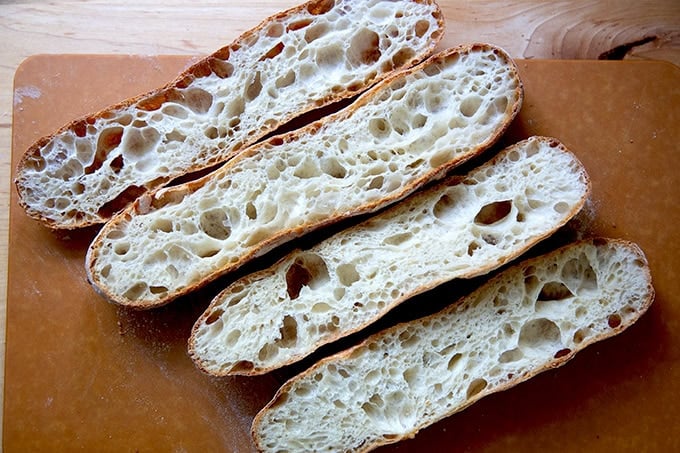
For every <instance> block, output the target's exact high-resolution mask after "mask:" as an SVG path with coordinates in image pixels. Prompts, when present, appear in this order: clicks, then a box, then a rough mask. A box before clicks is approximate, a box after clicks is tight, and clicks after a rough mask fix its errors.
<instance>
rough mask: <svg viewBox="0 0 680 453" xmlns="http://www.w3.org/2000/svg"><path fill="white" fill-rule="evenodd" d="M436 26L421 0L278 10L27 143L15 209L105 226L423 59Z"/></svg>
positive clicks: (344, 1)
mask: <svg viewBox="0 0 680 453" xmlns="http://www.w3.org/2000/svg"><path fill="white" fill-rule="evenodd" d="M443 29H444V22H443V15H442V13H441V10H440V9H439V7H438V6H437V4H436V3H435V2H434V1H429V0H426V1H420V0H418V1H416V0H399V1H391V2H383V1H375V0H335V1H333V0H313V1H310V2H308V3H305V4H302V5H300V6H297V7H295V8H292V9H290V10H287V11H284V12H281V13H278V14H276V15H274V16H272V17H270V18H268V19H266V20H264V21H263V22H262V23H261V24H259V25H258V26H257V27H255V28H253V29H251V30H249V31H247V32H245V33H244V34H243V35H242V36H240V37H239V38H238V39H236V40H235V41H234V42H233V43H232V44H230V45H228V46H226V47H224V48H222V49H220V50H218V51H216V52H215V53H213V54H212V55H210V56H208V57H206V58H203V59H201V60H200V61H198V62H197V63H195V64H193V65H192V66H191V67H189V68H188V69H186V70H185V71H184V72H183V73H182V74H180V75H179V76H178V77H177V78H176V79H175V80H174V81H173V82H171V83H169V84H168V85H166V86H164V87H161V88H159V89H157V90H154V91H152V92H149V93H147V94H144V95H141V96H137V97H134V98H132V99H128V100H125V101H123V102H121V103H119V104H117V105H113V106H111V107H108V108H106V109H104V110H102V111H100V112H96V113H93V114H91V115H88V116H86V117H83V118H79V119H77V120H74V121H73V122H71V123H69V124H67V125H65V126H64V127H62V128H61V129H59V130H58V131H56V132H55V133H53V134H51V135H49V136H47V137H44V138H42V139H40V140H38V141H37V142H36V143H35V144H34V145H32V146H31V147H30V148H29V149H28V150H27V151H26V153H25V155H24V156H23V159H22V160H21V162H20V163H19V165H18V169H17V177H16V181H15V182H16V187H17V191H18V193H19V197H20V203H21V205H22V207H23V208H24V209H25V210H26V212H27V213H28V215H30V216H31V217H33V218H35V219H37V220H40V221H42V222H43V223H44V224H45V225H47V226H49V227H51V228H54V229H74V228H80V227H85V226H89V225H93V224H99V223H104V222H105V221H106V220H108V219H109V218H110V217H111V216H112V215H113V214H114V213H116V212H118V211H119V210H121V209H122V208H123V207H125V206H126V205H127V204H129V203H131V202H132V201H133V200H135V199H136V198H138V197H139V196H141V195H142V194H144V193H147V192H148V191H150V190H152V189H155V188H159V187H161V186H163V185H165V184H167V183H168V182H169V181H171V180H173V179H175V178H177V177H179V176H182V175H185V174H187V173H191V172H195V171H198V170H202V169H205V168H209V167H212V166H214V165H216V164H218V163H220V162H223V161H226V160H228V159H229V158H230V157H231V156H233V155H234V154H235V153H237V152H238V151H239V150H241V149H243V148H245V147H247V146H248V145H250V144H253V143H255V142H256V141H258V140H259V139H261V138H262V137H264V136H265V135H267V134H269V133H271V132H272V131H274V130H275V129H276V128H277V127H279V126H280V125H282V124H284V123H286V122H287V121H289V120H290V119H292V118H294V117H297V116H299V115H301V114H302V113H304V112H307V111H310V110H312V109H315V108H318V107H321V106H324V105H328V104H330V103H332V102H335V101H338V100H340V99H343V98H347V97H351V96H355V95H356V94H358V93H359V92H361V91H364V90H365V89H366V88H368V87H369V86H371V85H373V84H374V83H376V82H377V81H379V80H381V79H384V78H385V77H386V76H387V75H389V74H391V73H392V72H394V71H395V70H398V69H403V68H407V67H410V66H412V65H413V64H415V63H418V62H420V61H422V60H423V59H424V58H425V57H427V56H429V55H430V54H431V52H432V51H433V49H434V48H435V46H436V45H437V43H438V42H439V40H440V38H441V36H442V34H443Z"/></svg>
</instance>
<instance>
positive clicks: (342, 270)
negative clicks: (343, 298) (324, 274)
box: [336, 263, 360, 286]
mask: <svg viewBox="0 0 680 453" xmlns="http://www.w3.org/2000/svg"><path fill="white" fill-rule="evenodd" d="M336 272H337V274H338V278H339V279H340V283H342V284H343V285H344V286H350V285H352V283H354V282H356V281H358V280H359V278H360V276H359V273H358V272H357V268H356V266H355V265H354V264H352V263H345V264H341V265H339V266H338V268H337V271H336Z"/></svg>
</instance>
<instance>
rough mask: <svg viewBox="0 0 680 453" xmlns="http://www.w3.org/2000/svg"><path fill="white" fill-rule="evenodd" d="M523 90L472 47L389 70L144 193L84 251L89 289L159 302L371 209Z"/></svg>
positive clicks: (485, 131) (506, 63)
mask: <svg viewBox="0 0 680 453" xmlns="http://www.w3.org/2000/svg"><path fill="white" fill-rule="evenodd" d="M521 101H522V84H521V81H520V79H519V76H518V73H517V68H516V66H515V65H514V63H513V62H512V60H511V59H510V57H509V56H508V55H507V54H506V53H505V52H503V51H502V50H501V49H498V48H496V47H493V46H490V45H486V44H472V45H465V46H460V47H456V48H453V49H449V50H447V51H444V52H442V53H440V54H438V55H435V56H433V57H431V58H429V59H428V60H426V61H425V62H423V63H422V64H420V65H418V66H415V67H413V68H410V69H408V70H405V71H402V72H400V73H397V74H395V75H394V76H392V77H391V78H389V79H387V80H385V81H383V82H381V83H380V84H378V85H376V86H375V87H373V88H371V89H370V90H369V91H367V92H366V93H364V94H363V95H362V96H360V97H359V98H358V99H357V100H356V101H355V102H354V103H352V104H351V105H350V106H349V107H347V108H345V109H343V110H341V111H340V112H338V113H336V114H334V115H331V116H327V117H324V118H323V119H322V120H320V121H317V122H314V123H311V124H310V125H308V126H306V127H304V128H302V129H298V130H296V131H293V132H291V133H288V134H285V135H280V136H275V137H272V138H271V139H269V140H268V141H266V142H263V143H260V144H257V145H254V146H252V147H250V148H248V149H246V150H243V151H242V152H240V153H239V154H238V155H237V156H235V157H234V158H232V159H231V160H230V161H228V162H227V163H226V164H224V165H223V166H222V167H221V168H220V169H219V170H217V171H215V172H213V173H211V174H209V175H208V176H206V177H204V178H202V179H200V180H198V181H193V182H190V183H187V184H183V185H179V186H174V187H169V188H166V189H162V190H159V191H158V192H155V193H153V194H152V195H149V196H143V197H141V198H140V199H139V200H137V201H136V202H135V203H134V204H133V205H132V206H131V207H129V208H128V209H126V210H124V211H123V212H121V213H120V214H119V215H117V216H116V217H114V218H112V219H111V221H110V222H108V223H107V224H106V225H105V226H104V227H103V228H102V229H101V231H100V233H99V234H98V236H97V237H96V238H95V240H94V241H93V243H92V244H91V246H90V248H89V251H88V256H87V269H88V272H89V278H90V281H91V282H92V283H93V284H94V286H95V288H96V289H97V290H98V291H100V292H101V293H102V294H103V295H104V296H105V297H107V298H108V299H110V300H112V301H114V302H117V303H120V304H123V305H126V306H132V307H138V308H149V307H153V306H158V305H162V304H164V303H167V302H169V301H170V300H172V299H174V298H176V297H178V296H180V295H182V294H186V293H187V292H189V291H191V290H192V289H195V288H197V287H199V286H202V285H204V284H206V283H207V282H209V281H211V280H213V279H215V278H217V277H218V276H220V275H223V274H225V273H227V272H230V271H233V270H235V269H236V268H238V267H239V266H241V265H242V264H243V263H245V262H246V261H248V260H249V259H252V258H253V257H255V256H258V255H261V254H263V253H265V252H267V251H268V250H271V249H272V248H274V247H275V246H277V245H278V244H281V243H282V242H285V241H287V240H290V239H292V238H294V237H296V236H300V235H303V234H305V233H306V232H308V231H311V230H313V229H315V228H319V227H320V226H323V225H327V224H330V223H333V222H337V221H339V220H341V219H345V218H348V217H350V216H354V215H358V214H362V213H369V212H373V211H375V210H377V209H380V208H382V207H384V206H386V205H388V204H390V203H392V202H394V201H397V200H399V199H402V198H404V197H405V196H407V195H408V194H410V193H411V192H413V191H414V190H416V189H418V188H419V187H421V186H423V185H424V184H425V183H427V182H430V181H432V180H434V179H436V178H440V177H442V176H443V175H444V174H445V173H446V172H447V171H449V170H450V169H451V168H453V167H454V166H456V165H458V164H460V163H462V162H464V161H466V160H467V159H470V158H471V157H473V156H476V155H478V154H480V153H481V152H482V151H484V150H485V149H487V148H489V147H490V146H491V145H493V144H494V143H495V142H496V141H497V140H498V138H499V137H500V136H501V135H502V134H503V132H504V131H505V130H506V129H507V127H508V125H509V124H510V122H511V121H512V119H513V118H514V117H515V115H516V114H517V112H518V110H519V108H520V105H521Z"/></svg>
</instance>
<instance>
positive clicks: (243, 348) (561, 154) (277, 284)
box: [189, 137, 590, 376]
mask: <svg viewBox="0 0 680 453" xmlns="http://www.w3.org/2000/svg"><path fill="white" fill-rule="evenodd" d="M589 189H590V184H589V179H588V177H587V175H586V171H585V169H584V168H583V166H582V165H581V163H580V162H579V161H578V160H577V159H576V157H575V156H574V155H573V154H572V153H571V152H569V151H567V150H566V149H565V148H564V146H563V145H561V144H560V143H559V142H558V141H557V140H555V139H551V138H546V137H532V138H530V139H528V140H525V141H522V142H520V143H518V144H515V145H513V146H511V147H509V148H507V149H505V150H503V151H502V152H500V153H499V154H498V155H497V156H496V157H495V158H494V159H493V160H491V161H489V162H487V163H485V164H484V165H482V166H480V167H478V168H475V169H473V170H471V171H470V172H469V173H468V174H467V175H466V176H464V177H458V176H455V177H451V178H449V179H447V180H445V181H444V182H442V183H440V184H437V185H435V186H434V187H432V188H429V189H428V190H426V191H424V192H419V193H416V194H414V195H412V196H411V197H409V198H407V199H406V200H403V201H401V202H399V203H398V204H396V205H395V206H393V207H391V208H390V209H388V210H386V211H383V212H381V213H380V214H378V215H376V216H374V217H371V218H370V219H368V220H366V221H364V222H363V223H361V224H358V225H356V226H354V227H352V228H348V229H345V230H342V231H340V232H338V233H336V234H335V235H333V236H331V237H330V238H328V239H326V240H324V241H322V242H320V243H318V244H317V245H315V246H313V247H312V248H310V249H308V250H298V251H294V252H292V253H291V254H290V255H288V256H286V257H285V258H283V259H282V260H281V261H279V262H278V263H276V264H275V265H273V266H272V267H270V268H268V269H266V270H263V271H260V272H257V273H255V274H251V275H248V276H245V277H243V278H241V279H239V280H237V281H236V282H234V283H233V284H232V285H230V286H229V287H228V288H227V289H225V290H224V291H223V292H222V293H221V294H219V295H218V296H217V297H216V298H215V299H214V300H213V301H212V303H211V304H210V306H209V307H208V309H207V310H206V311H205V313H204V314H203V315H202V316H201V317H200V318H199V319H198V321H197V322H196V324H195V325H194V328H193V330H192V334H191V337H190V339H189V352H190V355H191V357H192V359H193V360H194V362H195V363H196V364H197V365H198V367H199V368H201V369H202V370H204V371H206V372H207V373H209V374H213V375H218V376H219V375H227V374H260V373H265V372H268V371H270V370H272V369H275V368H278V367H282V366H284V365H287V364H289V363H291V362H293V361H295V360H298V359H301V358H303V357H305V356H306V355H308V354H310V353H311V352H313V351H314V350H315V349H317V348H318V347H319V346H321V345H323V344H326V343H329V342H332V341H334V340H336V339H338V338H340V337H343V336H346V335H348V334H350V333H352V332H354V331H357V330H359V329H361V328H363V327H365V326H367V325H368V324H371V323H372V322H374V321H375V320H377V319H378V318H380V317H381V316H383V315H384V314H385V313H387V312H388V311H389V310H391V309H392V308H394V307H395V306H396V305H398V304H399V303H401V302H402V301H404V300H406V299H408V298H410V297H413V296H415V295H417V294H419V293H421V292H423V291H425V290H427V289H429V288H432V287H434V286H437V285H439V284H441V283H443V282H445V281H448V280H451V279H454V278H469V277H474V276H478V275H482V274H485V273H487V272H489V271H490V270H492V269H494V268H496V267H498V266H500V265H502V264H504V263H506V262H507V261H510V260H511V259H513V258H515V257H517V256H519V255H520V254H521V253H522V252H524V251H525V250H526V249H528V248H529V247H531V246H532V245H533V244H535V243H536V242H538V241H539V240H541V239H543V238H544V237H546V236H548V235H550V234H551V233H553V232H554V231H556V230H557V229H558V228H559V227H561V226H562V225H564V224H565V223H566V222H567V221H568V220H569V219H570V218H571V217H572V216H574V215H575V214H576V213H577V212H578V211H579V210H580V209H581V207H582V206H583V204H584V202H585V200H586V198H587V196H588V193H589Z"/></svg>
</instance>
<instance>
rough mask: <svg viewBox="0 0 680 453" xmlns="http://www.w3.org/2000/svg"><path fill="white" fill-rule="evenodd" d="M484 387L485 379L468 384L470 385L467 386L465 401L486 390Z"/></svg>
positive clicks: (485, 384)
mask: <svg viewBox="0 0 680 453" xmlns="http://www.w3.org/2000/svg"><path fill="white" fill-rule="evenodd" d="M486 386H487V382H486V380H485V379H482V378H479V379H475V380H473V381H472V382H470V385H468V388H467V393H466V397H467V399H470V398H472V397H475V396H477V395H478V394H479V393H480V392H481V391H482V390H484V389H485V388H486Z"/></svg>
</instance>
